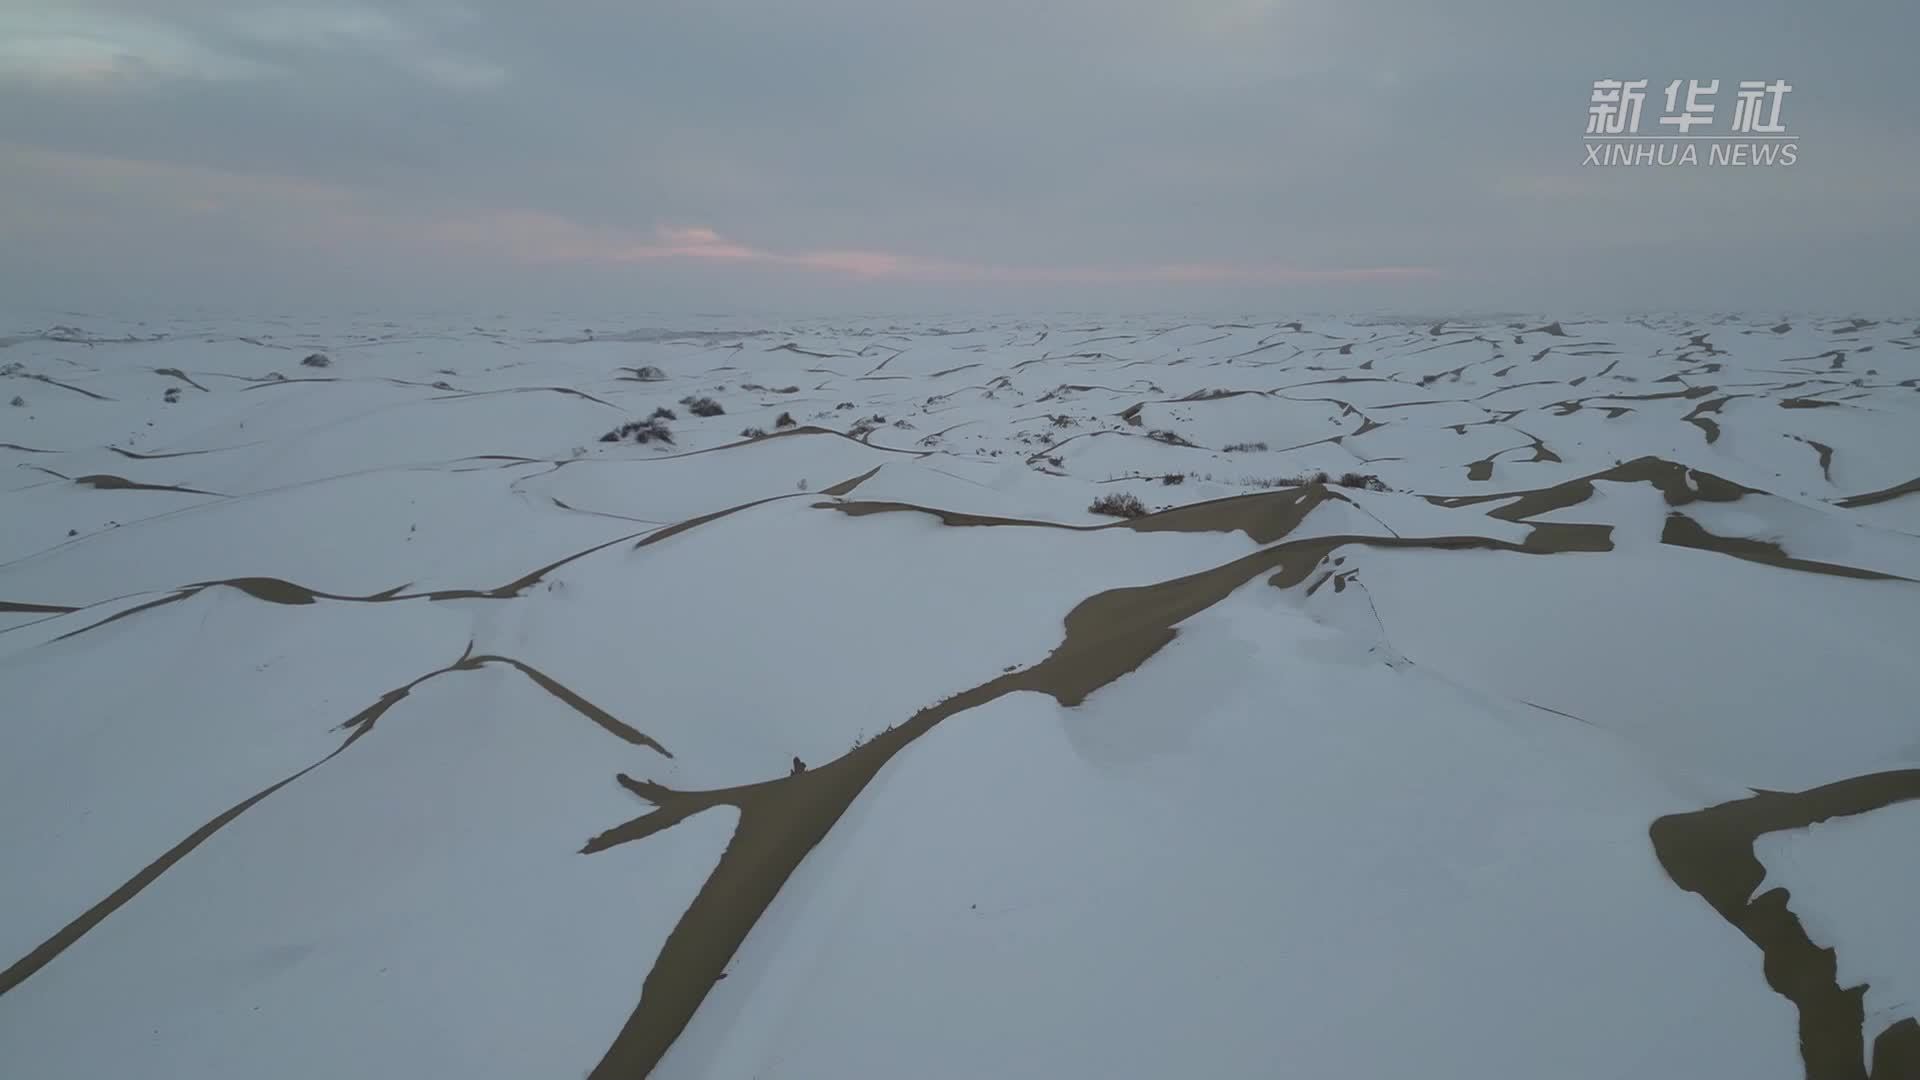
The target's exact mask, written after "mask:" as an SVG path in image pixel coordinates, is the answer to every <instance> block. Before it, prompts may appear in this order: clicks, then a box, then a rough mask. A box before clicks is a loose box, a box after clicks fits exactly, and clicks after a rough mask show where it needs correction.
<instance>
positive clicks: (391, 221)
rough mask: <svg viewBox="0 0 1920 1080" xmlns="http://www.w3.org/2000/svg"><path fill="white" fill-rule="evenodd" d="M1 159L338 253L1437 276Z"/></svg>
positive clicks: (993, 270)
mask: <svg viewBox="0 0 1920 1080" xmlns="http://www.w3.org/2000/svg"><path fill="white" fill-rule="evenodd" d="M0 163H10V164H12V165H13V166H16V167H17V166H23V165H24V166H26V167H28V168H29V169H31V170H34V171H38V172H40V173H42V174H43V175H45V176H48V177H52V178H58V179H61V180H64V181H68V182H72V181H78V182H80V183H83V184H86V185H88V186H90V187H95V188H98V189H100V190H101V192H102V194H105V195H107V196H109V197H110V198H112V199H114V200H115V202H116V204H117V205H125V201H126V199H127V197H129V196H138V197H139V198H141V199H142V200H144V201H145V202H147V203H149V204H152V205H155V206H156V207H165V208H170V209H172V210H173V211H175V212H180V211H186V212H191V213H195V214H201V215H205V214H214V213H222V212H247V213H250V214H251V215H253V216H254V217H261V216H265V217H267V218H268V219H270V220H271V221H273V222H274V223H275V224H276V226H277V228H276V230H275V231H276V233H280V234H281V235H283V236H285V237H287V238H289V239H293V240H295V241H298V242H302V243H306V244H310V245H311V246H312V247H314V248H318V249H322V250H329V251H334V252H338V253H341V254H342V255H343V256H353V255H355V254H356V253H358V254H364V253H366V252H369V251H383V250H384V251H395V250H396V249H400V250H404V251H406V252H407V253H410V254H417V255H423V256H426V257H429V258H432V257H453V258H462V259H495V260H500V261H508V262H523V263H534V264H564V263H571V264H593V263H603V264H609V265H618V264H631V263H643V262H661V261H676V260H678V261H688V262H709V263H731V264H737V265H751V266H764V267H769V268H774V269H787V270H791V271H794V272H796V273H812V274H821V275H831V276H837V277H843V278H848V279H853V280H859V281H918V282H953V283H974V282H980V283H1011V284H1033V285H1049V284H1077V285H1089V284H1090V285H1100V284H1152V283H1168V284H1182V283H1190V284H1208V283H1268V284H1289V283H1294V284H1304V283H1313V282H1353V283H1364V282H1387V281H1402V280H1411V279H1421V278H1433V277H1438V276H1440V275H1439V273H1438V272H1437V271H1435V270H1433V269H1431V268H1427V267H1418V266H1371V267H1333V268H1315V267H1297V266H1288V265H1284V264H1277V263H1236V262H1168V263H1142V264H1133V265H1119V266H1113V265H1066V266H1032V265H1006V264H998V263H985V262H969V261H964V260H953V259H945V258H940V257H936V256H926V255H915V254H907V253H901V252H892V251H880V250H871V249H861V248H837V247H823V248H805V249H799V250H784V251H783V250H775V249H771V248H765V247H759V246H756V245H753V244H749V243H745V242H742V241H738V240H734V239H731V238H729V237H727V236H726V235H724V234H723V233H721V232H720V231H718V230H716V229H714V228H711V227H709V226H705V225H693V224H684V223H681V224H662V225H658V226H655V227H654V228H652V229H651V230H646V231H636V230H630V229H619V228H596V227H589V226H586V225H582V224H580V223H579V222H576V221H574V220H572V219H570V218H567V217H564V216H561V215H558V214H553V213H548V212H545V211H537V210H512V209H477V210H471V211H467V212H464V213H456V214H446V213H442V214H439V215H437V216H426V217H423V216H420V215H419V214H418V212H417V211H416V210H413V209H411V208H406V207H401V206H396V205H387V204H383V203H380V202H378V201H377V200H374V199H372V198H371V197H370V196H368V195H367V194H366V193H364V192H359V191H356V190H353V189H350V188H345V187H341V186H336V185H331V184H326V183H321V182H317V181H311V180H306V179H301V178H297V177H289V176H277V175H270V174H256V173H237V172H228V171H223V170H216V169H209V168H205V167H198V166H185V165H176V164H170V163H162V162H152V161H139V160H128V159H120V158H111V157H102V156H95V155H85V154H74V153H68V152H61V151H48V150H39V149H29V148H24V147H7V146H4V145H0ZM281 230H284V232H282V231H281ZM300 238H304V240H301V239H300Z"/></svg>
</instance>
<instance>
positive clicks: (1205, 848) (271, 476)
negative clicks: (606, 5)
mask: <svg viewBox="0 0 1920 1080" xmlns="http://www.w3.org/2000/svg"><path fill="white" fill-rule="evenodd" d="M588 325H589V324H582V323H578V322H574V321H563V320H559V319H546V320H524V321H516V320H511V319H506V318H487V319H484V320H482V321H479V322H474V321H472V320H464V319H462V320H453V319H440V320H432V319H416V320H411V321H408V322H405V323H391V322H366V323H359V324H356V323H351V322H338V323H327V322H300V321H294V320H286V319H260V320H254V321H250V322H245V323H242V322H233V323H230V324H229V323H219V324H215V323H204V322H202V323H194V322H188V321H184V320H183V321H180V322H178V323H176V324H173V325H162V324H158V323H155V324H151V325H148V324H141V325H135V324H130V323H129V324H121V323H116V322H113V321H111V320H107V319H98V320H93V321H92V322H90V323H89V325H87V326H84V327H79V328H74V327H62V328H58V329H57V331H55V330H43V329H39V328H35V327H31V326H26V327H20V326H14V327H5V328H0V329H3V330H5V331H7V332H6V333H5V334H4V335H0V391H3V392H4V396H5V397H6V398H8V399H11V398H13V397H15V396H16V395H17V396H18V398H19V400H20V404H19V405H10V406H0V702H4V703H5V707H4V709H0V714H4V719H0V856H4V858H5V860H6V861H5V865H6V868H7V873H6V874H4V875H0V965H4V967H0V1074H4V1075H7V1076H15V1075H18V1076H23V1077H35V1078H42V1077H45V1078H73V1080H80V1078H92V1077H97V1076H104V1075H120V1074H127V1073H134V1072H138V1073H145V1074H154V1075H181V1076H188V1075H190V1076H203V1077H234V1078H238V1077H254V1076H261V1075H268V1074H271V1075H276V1076H288V1077H314V1078H320V1077H336V1076H343V1075H395V1076H399V1075H406V1076H438V1075H461V1076H501V1077H524V1076H579V1075H590V1076H593V1077H597V1078H612V1077H637V1076H640V1075H647V1074H650V1073H651V1074H653V1075H659V1076H671V1077H744V1076H757V1075H766V1076H796V1077H815V1076H818V1077H842V1076H896V1075H897V1076H926V1077H955V1078H958V1077H973V1076H985V1075H1005V1076H1035V1077H1042V1076H1045V1077H1059V1076H1103V1077H1129V1076H1137V1077H1161V1076H1167V1075H1174V1074H1193V1075H1206V1076H1241V1075H1278V1074H1286V1075H1294V1074H1298V1075H1315V1076H1321V1075H1329V1076H1332V1075H1339V1076H1402V1075H1422V1076H1436V1077H1483V1076H1549V1075H1551V1076H1556V1077H1569V1078H1576V1077H1593V1078H1601V1077H1605V1078H1618V1077H1623V1076H1722V1075H1724V1076H1741V1077H1782V1078H1785V1077H1796V1076H1803V1075H1805V1076H1813V1077H1828V1076H1832V1077H1843V1078H1845V1080H1887V1078H1888V1077H1906V1076H1912V1075H1920V1022H1916V1017H1920V1009H1916V1006H1915V1001H1916V994H1920V967H1917V965H1920V957H1916V956H1915V955H1914V951H1913V949H1912V947H1911V946H1912V944H1913V941H1914V939H1915V938H1916V935H1915V934H1914V932H1913V928H1912V927H1911V925H1910V923H1911V918H1910V917H1909V914H1908V909H1909V908H1910V907H1911V903H1910V902H1909V898H1910V896H1911V895H1912V893H1913V892H1914V889H1913V888H1912V885H1913V882H1912V881H1911V880H1910V879H1911V877H1912V874H1911V873H1910V870H1911V867H1910V866H1908V865H1907V864H1910V863H1911V862H1912V860H1911V858H1909V857H1907V856H1906V854H1905V853H1906V852H1908V851H1911V850H1913V849H1914V847H1915V846H1916V843H1917V842H1920V835H1916V830H1920V818H1916V817H1915V814H1914V813H1913V812H1912V808H1913V806H1914V805H1915V800H1920V736H1917V735H1916V732H1915V730H1914V726H1913V714H1914V708H1913V703H1914V702H1915V701H1916V700H1920V667H1916V666H1915V665H1914V664H1913V662H1912V656H1913V655H1914V654H1915V652H1916V648H1917V647H1920V583H1917V582H1920V535H1916V534H1920V516H1916V515H1920V366H1916V362H1915V359H1914V357H1915V355H1916V350H1920V327H1916V325H1915V323H1914V322H1913V321H1912V320H1908V321H1903V322H1890V321H1872V320H1864V319H1807V318H1793V319H1789V320H1785V321H1782V320H1780V319H1773V318H1767V319H1743V318H1732V317H1716V318H1711V319H1698V318H1691V317H1681V316H1660V317H1651V318H1644V319H1618V320H1605V321H1575V320H1561V321H1557V322H1556V321H1554V320H1552V319H1548V318H1540V319H1531V320H1521V321H1514V322H1506V321H1488V320H1479V321H1471V320H1462V321H1451V320H1449V321H1442V322H1438V323H1435V322H1431V321H1423V322H1418V323H1414V322H1404V321H1394V320H1381V319H1318V318H1303V319H1300V320H1298V321H1295V320H1293V319H1292V318H1290V317H1289V318H1286V319H1273V318H1261V319H1243V320H1219V319H1209V320H1182V319H1151V318H1133V319H1123V320H1107V319H1092V318H1083V317H1062V318H1055V319H985V318H983V319H977V320H963V319H950V320H948V319H934V320H900V321H892V322H889V321H886V320H864V321H835V322H825V321H821V322H805V323H783V324H760V323H755V322H753V321H750V320H744V319H733V320H720V319H715V320H709V321H707V322H705V323H704V324H699V323H693V322H679V323H674V324H670V325H667V324H655V323H646V322H634V321H629V322H626V323H623V324H605V323H602V324H599V325H598V326H596V327H594V328H593V329H589V328H588ZM15 331H17V332H15ZM316 352H319V353H324V354H325V355H326V356H327V357H328V361H329V362H328V363H327V364H326V365H324V366H319V365H306V364H303V363H302V362H301V361H302V358H303V357H306V356H308V355H309V354H312V353H316ZM701 399H711V402H712V403H713V406H717V411H716V409H715V408H714V407H710V406H709V405H708V404H706V403H705V402H703V401H702V400H701ZM1114 495H1120V496H1131V497H1132V498H1135V499H1138V500H1139V502H1140V504H1141V506H1140V510H1141V511H1142V513H1141V514H1140V516H1135V517H1126V518H1120V517H1113V516H1107V515H1103V514H1101V513H1098V512H1095V511H1094V510H1093V506H1094V504H1095V501H1096V500H1097V499H1101V498H1103V497H1105V496H1114ZM1903 920H1904V921H1903ZM1828 949H1831V950H1833V953H1832V954H1829V953H1828V952H1827V951H1826V950H1828ZM1830 955H1831V957H1832V959H1829V956H1830ZM1863 986H1864V989H1861V987H1863Z"/></svg>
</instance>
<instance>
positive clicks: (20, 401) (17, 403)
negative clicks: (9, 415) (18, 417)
mask: <svg viewBox="0 0 1920 1080" xmlns="http://www.w3.org/2000/svg"><path fill="white" fill-rule="evenodd" d="M26 403H27V399H26V398H23V397H21V396H20V395H19V394H15V395H13V400H12V401H11V402H9V403H8V404H10V405H12V406H13V407H14V408H16V409H18V408H20V407H21V406H22V405H25V404H26Z"/></svg>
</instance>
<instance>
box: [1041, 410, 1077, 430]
mask: <svg viewBox="0 0 1920 1080" xmlns="http://www.w3.org/2000/svg"><path fill="white" fill-rule="evenodd" d="M1047 422H1048V423H1050V424H1052V425H1053V426H1054V427H1074V426H1076V425H1078V424H1079V423H1080V421H1078V420H1075V419H1074V418H1073V417H1071V416H1068V415H1067V414H1066V413H1056V414H1054V415H1052V416H1049V417H1047Z"/></svg>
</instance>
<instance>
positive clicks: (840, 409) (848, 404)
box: [833, 401, 858, 412]
mask: <svg viewBox="0 0 1920 1080" xmlns="http://www.w3.org/2000/svg"><path fill="white" fill-rule="evenodd" d="M857 407H858V406H856V405H854V403H853V402H851V401H843V402H841V403H840V404H838V405H835V406H834V407H833V411H834V412H845V411H846V410H848V409H852V408H857Z"/></svg>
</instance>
